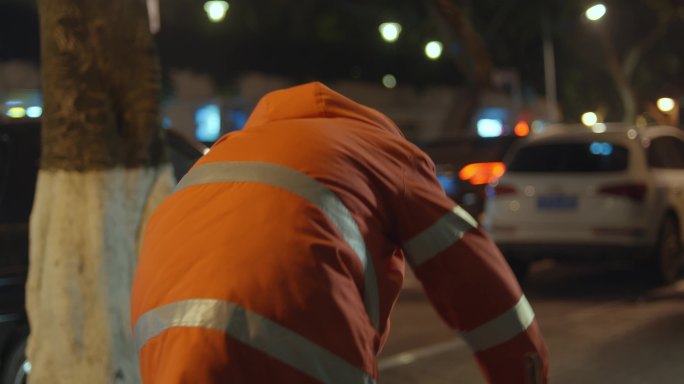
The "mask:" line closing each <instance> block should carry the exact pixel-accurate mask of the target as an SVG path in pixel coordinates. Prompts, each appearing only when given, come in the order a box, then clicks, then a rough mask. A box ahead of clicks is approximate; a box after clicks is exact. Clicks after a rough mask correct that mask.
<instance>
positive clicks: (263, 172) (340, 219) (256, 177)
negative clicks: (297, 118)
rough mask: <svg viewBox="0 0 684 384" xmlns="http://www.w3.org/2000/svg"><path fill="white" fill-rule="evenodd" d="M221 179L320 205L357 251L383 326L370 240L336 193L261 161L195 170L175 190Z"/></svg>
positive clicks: (370, 306)
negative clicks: (286, 193) (261, 186)
mask: <svg viewBox="0 0 684 384" xmlns="http://www.w3.org/2000/svg"><path fill="white" fill-rule="evenodd" d="M221 182H254V183H264V184H269V185H272V186H274V187H278V188H282V189H285V190H287V191H289V192H292V193H294V194H296V195H299V196H300V197H302V198H304V199H306V200H308V201H309V202H310V203H312V204H314V205H316V206H317V207H318V208H319V209H320V210H321V211H323V213H324V214H325V216H326V217H327V218H328V220H330V222H332V223H333V225H335V227H337V230H338V231H340V233H341V234H342V236H343V237H344V240H345V241H346V242H347V244H349V246H350V247H351V248H352V250H354V252H355V253H356V256H357V257H358V258H359V260H360V261H361V264H362V265H363V269H364V285H365V287H364V304H365V307H366V311H367V312H368V316H369V317H370V319H371V322H372V323H373V326H374V327H375V329H379V327H380V312H379V304H378V288H377V281H376V278H375V271H374V269H373V263H372V262H369V261H368V253H367V251H366V243H365V242H364V240H363V236H362V235H361V231H360V230H359V227H358V225H357V224H356V221H354V218H353V217H352V215H351V213H349V210H348V209H347V207H345V205H344V204H343V203H342V201H341V200H340V199H339V198H338V197H337V195H335V193H334V192H332V191H331V190H329V189H328V188H326V187H325V186H324V185H323V184H321V183H319V182H318V181H316V180H314V179H313V178H311V177H310V176H308V175H306V174H304V173H302V172H299V171H296V170H294V169H290V168H287V167H284V166H281V165H277V164H272V163H257V162H220V163H207V164H202V165H200V166H198V167H196V168H194V169H192V170H191V171H190V172H189V173H188V174H187V175H185V177H183V179H181V181H180V182H179V183H178V185H177V186H176V189H175V191H179V190H181V189H183V188H187V187H189V186H191V185H197V184H206V183H221Z"/></svg>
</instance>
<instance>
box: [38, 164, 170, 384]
mask: <svg viewBox="0 0 684 384" xmlns="http://www.w3.org/2000/svg"><path fill="white" fill-rule="evenodd" d="M174 184H175V182H174V176H173V172H172V169H171V166H170V165H164V166H162V167H160V168H146V169H124V168H116V169H110V170H103V171H88V172H73V171H43V170H41V171H40V172H39V175H38V182H37V186H36V195H35V201H34V203H33V211H32V213H31V222H30V235H29V236H30V251H29V254H30V255H29V261H30V264H29V276H28V283H27V288H26V307H27V313H28V316H29V322H30V324H31V335H30V337H29V342H28V346H27V356H28V358H29V361H30V362H31V366H32V369H31V375H30V376H29V382H30V383H32V384H43V383H46V384H47V383H50V384H61V383H65V384H66V383H69V384H73V383H98V384H99V383H103V384H108V383H127V384H130V383H138V382H140V375H139V373H138V361H137V352H136V351H135V348H134V346H133V344H132V341H131V331H130V324H129V302H130V288H131V282H132V280H133V273H134V270H135V264H136V261H137V255H138V246H139V241H138V240H139V239H140V236H141V234H142V233H141V230H142V229H143V228H144V223H145V222H146V220H147V218H148V217H149V215H150V214H151V213H152V211H153V210H154V208H156V206H157V205H158V204H159V203H160V202H161V201H162V200H163V199H164V198H165V197H166V196H168V194H169V193H170V192H171V190H172V189H173V186H174Z"/></svg>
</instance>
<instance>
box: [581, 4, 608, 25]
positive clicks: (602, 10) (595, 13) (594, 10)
mask: <svg viewBox="0 0 684 384" xmlns="http://www.w3.org/2000/svg"><path fill="white" fill-rule="evenodd" d="M605 14H606V6H605V5H603V4H601V3H599V4H595V5H592V6H591V7H589V8H588V9H587V10H586V12H584V16H586V17H587V19H589V20H591V21H597V20H599V19H600V18H602V17H603V16H604V15H605Z"/></svg>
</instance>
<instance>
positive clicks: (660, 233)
mask: <svg viewBox="0 0 684 384" xmlns="http://www.w3.org/2000/svg"><path fill="white" fill-rule="evenodd" d="M549 131H550V132H549V133H546V134H539V135H533V136H531V137H529V138H527V139H526V140H524V141H522V142H520V143H518V145H516V146H514V147H513V148H512V149H511V151H510V152H509V154H507V156H506V161H505V162H506V165H507V170H506V173H505V174H504V175H503V176H502V177H501V178H500V179H499V181H498V182H497V183H496V184H495V185H491V186H489V188H488V192H489V198H488V200H487V204H486V207H485V220H484V226H485V228H486V229H488V231H489V232H490V233H491V235H492V237H493V238H494V240H495V241H496V243H497V244H498V245H499V247H500V249H501V250H502V252H503V253H504V255H505V256H506V258H507V259H508V261H509V263H510V264H511V266H512V267H513V269H514V271H515V272H516V274H517V275H518V276H519V277H520V278H523V277H524V276H525V274H526V272H527V270H528V267H529V265H530V263H531V262H533V261H535V260H540V259H546V258H550V259H556V260H570V261H576V260H590V261H592V262H595V261H598V260H628V261H631V262H637V263H636V264H637V265H646V266H647V267H648V268H647V270H648V271H649V273H650V274H651V275H652V276H655V277H656V278H658V279H659V281H660V282H663V283H671V282H673V281H674V280H676V278H677V275H678V272H679V268H680V267H681V265H682V246H681V239H682V236H683V235H684V223H683V220H684V132H682V131H681V130H680V129H678V128H674V127H650V128H646V129H638V128H636V127H632V126H624V125H611V124H607V125H605V124H602V125H600V126H598V127H595V128H594V129H593V130H592V129H588V128H586V127H582V126H555V127H551V128H550V129H549Z"/></svg>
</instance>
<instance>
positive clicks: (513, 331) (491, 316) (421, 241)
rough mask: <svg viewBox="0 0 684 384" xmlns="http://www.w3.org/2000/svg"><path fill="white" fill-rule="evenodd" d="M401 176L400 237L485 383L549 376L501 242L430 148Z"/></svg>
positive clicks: (541, 344) (534, 327)
mask: <svg viewBox="0 0 684 384" xmlns="http://www.w3.org/2000/svg"><path fill="white" fill-rule="evenodd" d="M403 183H404V191H403V196H402V198H401V201H400V202H397V204H398V206H397V207H395V212H397V217H396V220H397V230H398V232H399V234H398V236H399V239H400V241H401V243H402V249H403V251H404V254H405V255H406V258H407V260H408V262H409V264H410V265H411V267H412V268H413V270H414V273H415V275H416V277H417V278H418V279H419V280H420V281H421V283H422V285H423V288H424V290H425V292H426V294H427V296H428V298H429V299H430V301H431V302H432V304H433V306H434V307H435V308H436V310H437V312H438V313H439V314H440V316H441V317H442V318H443V319H444V320H445V321H446V322H447V324H448V325H449V326H450V327H451V328H452V329H454V330H455V331H456V332H457V333H459V334H460V335H461V336H462V337H463V338H464V339H465V341H466V342H467V343H468V345H469V346H470V348H471V350H472V351H473V353H474V354H475V357H476V359H477V361H478V364H479V365H480V368H481V370H482V372H483V374H484V375H485V377H486V378H487V381H488V382H490V383H507V384H510V383H546V382H547V374H548V357H547V349H546V345H545V343H544V340H543V338H542V335H541V332H540V329H539V326H538V325H537V322H536V320H535V317H534V312H533V311H532V308H531V307H530V304H529V303H528V301H527V299H526V298H525V296H524V295H523V293H522V291H521V289H520V286H519V284H518V282H517V280H516V278H515V277H514V275H513V273H512V271H511V269H510V268H509V266H508V264H507V263H506V261H505V259H504V258H503V256H502V255H501V253H500V252H499V250H498V248H497V247H496V245H495V244H494V243H493V241H492V240H491V239H490V238H489V237H488V236H487V234H486V233H484V232H483V231H482V230H481V229H480V228H479V227H478V224H477V222H476V221H475V220H474V219H473V218H472V216H470V215H469V214H468V213H467V212H466V211H465V210H463V209H462V208H461V207H459V206H457V205H456V204H455V203H454V202H453V201H452V200H451V199H449V198H448V197H446V195H445V193H444V191H443V189H442V188H441V186H440V184H439V182H438V181H437V179H436V177H435V171H434V164H433V163H432V161H431V160H430V159H429V158H428V157H427V155H425V154H423V153H422V152H419V151H416V153H415V154H414V157H413V163H412V164H411V165H410V166H408V167H406V169H405V172H404V180H403Z"/></svg>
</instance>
